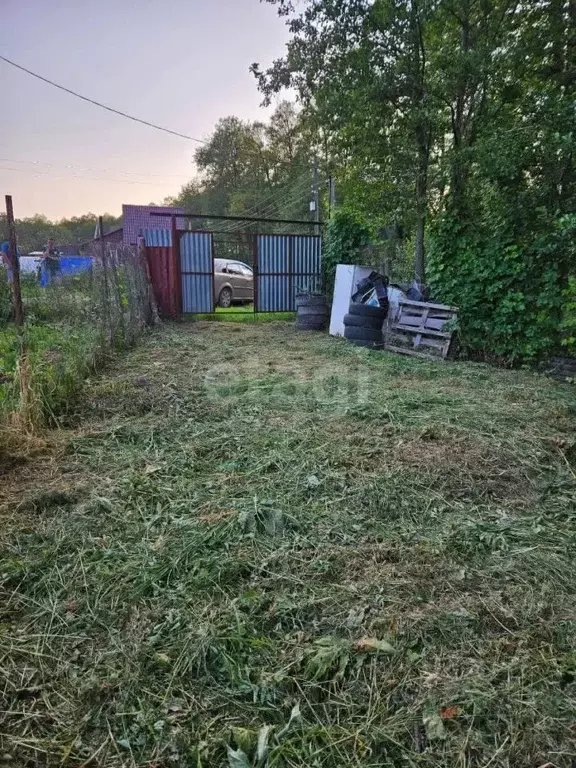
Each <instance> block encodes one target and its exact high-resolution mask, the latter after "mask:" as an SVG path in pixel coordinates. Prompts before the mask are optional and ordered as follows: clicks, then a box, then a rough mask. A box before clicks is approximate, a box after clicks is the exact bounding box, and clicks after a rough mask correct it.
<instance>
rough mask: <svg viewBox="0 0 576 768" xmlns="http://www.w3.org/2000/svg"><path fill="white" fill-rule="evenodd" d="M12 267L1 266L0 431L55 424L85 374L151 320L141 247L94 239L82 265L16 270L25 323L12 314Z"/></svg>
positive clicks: (151, 298) (153, 319) (154, 312)
mask: <svg viewBox="0 0 576 768" xmlns="http://www.w3.org/2000/svg"><path fill="white" fill-rule="evenodd" d="M13 288H14V280H13V271H12V269H10V268H9V267H8V266H7V265H6V264H4V265H3V266H0V454H1V453H2V430H4V437H6V430H10V429H13V428H14V427H19V428H24V431H29V432H33V431H34V430H35V429H36V428H37V427H39V426H41V425H43V424H46V423H47V422H56V423H57V422H58V420H59V418H60V416H61V415H62V414H64V413H66V412H67V411H68V410H69V409H70V408H71V407H72V405H73V403H74V398H75V396H76V395H77V394H78V392H79V390H80V389H81V386H82V383H83V381H84V380H85V378H86V377H87V376H88V375H89V374H90V373H91V372H93V371H95V370H97V369H98V368H99V366H100V365H101V364H102V363H103V362H104V361H105V359H106V358H107V357H109V356H110V354H111V353H112V352H113V350H120V349H126V348H128V347H130V346H132V345H133V344H134V343H135V342H136V341H137V339H138V337H139V336H140V335H141V334H142V333H143V332H144V331H145V329H146V328H148V327H150V326H152V325H154V324H155V323H156V322H158V313H157V309H156V305H155V301H154V296H153V292H152V287H151V283H150V277H149V273H148V267H147V263H146V258H145V254H144V250H143V248H137V247H133V246H126V245H121V244H106V243H105V242H104V241H95V242H94V243H93V245H92V247H91V249H90V252H89V253H88V254H87V258H85V259H83V265H82V269H80V270H78V271H76V272H73V273H71V274H64V273H63V272H62V270H61V269H60V268H59V265H58V263H56V264H55V265H54V266H53V268H52V269H51V270H46V269H44V270H42V271H41V272H40V273H39V272H36V271H34V272H23V273H21V274H20V292H21V298H22V307H23V314H24V323H23V324H22V325H19V324H18V323H17V322H15V320H16V319H17V318H16V317H15V312H14V307H15V296H14V295H12V294H13V293H14V291H13Z"/></svg>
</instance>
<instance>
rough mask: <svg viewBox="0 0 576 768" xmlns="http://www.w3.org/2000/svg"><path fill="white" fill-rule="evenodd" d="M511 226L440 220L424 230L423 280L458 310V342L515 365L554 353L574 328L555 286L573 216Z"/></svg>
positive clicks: (560, 279) (502, 220) (575, 222)
mask: <svg viewBox="0 0 576 768" xmlns="http://www.w3.org/2000/svg"><path fill="white" fill-rule="evenodd" d="M511 222H512V219H511V218H507V217H506V216H504V215H503V216H501V217H497V216H492V217H490V218H488V217H486V218H483V216H482V212H481V211H480V212H479V214H478V216H477V220H476V221H474V222H472V223H467V224H463V223H462V222H461V220H460V219H458V218H457V217H455V216H453V215H450V214H447V215H445V216H444V217H443V218H442V219H440V221H439V222H438V223H437V224H436V226H435V227H434V229H433V232H432V236H431V242H430V249H429V263H428V276H429V281H430V285H431V287H432V290H433V292H434V295H435V296H436V297H437V298H438V299H440V300H442V301H444V302H446V303H447V304H452V305H455V306H457V307H459V309H460V312H459V324H460V328H461V337H462V342H463V344H464V345H465V346H467V347H468V348H469V349H470V350H472V351H473V352H476V353H480V354H482V355H484V356H487V357H491V356H496V357H497V358H499V359H501V360H502V361H505V362H507V363H510V364H515V363H521V362H530V361H536V360H538V359H541V358H544V357H546V356H547V355H549V354H550V353H552V352H553V351H555V350H558V348H559V347H560V343H561V333H562V331H564V333H566V332H569V331H570V323H574V317H575V314H574V313H573V314H572V315H571V316H570V314H569V312H568V310H567V306H569V301H568V299H567V296H566V291H563V283H564V284H565V279H566V275H565V272H566V265H567V264H570V258H571V256H572V255H573V253H574V233H575V232H576V216H563V217H559V218H556V219H554V218H553V217H549V216H548V215H547V213H546V211H545V210H540V211H539V215H537V216H534V217H533V219H532V220H531V221H530V222H528V221H526V222H523V227H522V228H520V227H519V226H517V222H514V224H512V223H511ZM519 230H520V231H519ZM572 263H573V262H572ZM575 306H576V305H575ZM563 312H564V320H562V313H563ZM567 312H568V314H566V313H567ZM570 318H572V319H570ZM570 338H572V337H571V335H570V334H569V335H568V336H566V337H565V341H566V339H570ZM567 343H568V344H570V343H572V342H567Z"/></svg>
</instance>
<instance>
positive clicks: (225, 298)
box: [218, 288, 232, 309]
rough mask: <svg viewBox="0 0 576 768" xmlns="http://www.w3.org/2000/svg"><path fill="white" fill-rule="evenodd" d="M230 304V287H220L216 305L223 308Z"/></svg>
mask: <svg viewBox="0 0 576 768" xmlns="http://www.w3.org/2000/svg"><path fill="white" fill-rule="evenodd" d="M231 304H232V291H231V290H230V288H222V290H221V291H220V296H218V306H219V307H222V308H223V309H228V307H229V306H230V305H231Z"/></svg>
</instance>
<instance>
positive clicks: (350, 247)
mask: <svg viewBox="0 0 576 768" xmlns="http://www.w3.org/2000/svg"><path fill="white" fill-rule="evenodd" d="M369 243H370V232H369V229H368V227H367V225H366V224H365V223H364V222H363V221H362V220H361V219H360V217H359V216H357V215H355V214H353V213H350V212H349V211H336V212H335V214H334V216H333V217H332V218H331V219H330V221H329V223H328V227H327V228H326V237H325V240H324V249H323V254H322V259H323V266H324V281H325V285H326V293H327V295H328V296H329V297H331V296H332V294H333V292H334V279H335V276H336V266H337V265H338V264H356V263H357V262H358V261H359V260H360V256H361V254H362V250H363V249H364V248H365V247H366V246H367V245H368V244H369Z"/></svg>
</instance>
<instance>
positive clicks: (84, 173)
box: [0, 0, 288, 219]
mask: <svg viewBox="0 0 576 768" xmlns="http://www.w3.org/2000/svg"><path fill="white" fill-rule="evenodd" d="M0 8H1V16H2V32H3V34H2V42H1V43H0V53H1V54H2V55H4V56H6V57H7V58H9V59H12V60H14V61H16V62H17V63H19V64H21V65H22V66H24V67H26V68H27V69H31V70H33V71H34V72H37V73H38V74H41V75H43V76H44V77H47V78H49V79H51V80H54V81H56V82H58V83H60V84H62V85H64V86H66V87H68V88H71V89H72V90H75V91H78V92H79V93H81V94H83V95H85V96H88V97H90V98H92V99H95V100H97V101H101V102H103V103H105V104H109V105H110V106H112V107H115V108H116V109H120V110H122V111H124V112H127V113H129V114H132V115H134V116H136V117H140V118H142V119H144V120H149V121H151V122H154V123H157V124H160V125H164V126H166V127H167V128H171V129H172V130H175V131H179V132H182V133H184V134H187V135H189V136H194V137H198V138H200V139H202V138H206V137H207V136H208V135H209V134H210V133H211V131H212V129H213V127H214V124H215V123H216V121H217V120H218V119H219V118H220V117H225V116H227V115H237V116H239V117H241V118H244V119H255V118H260V119H262V118H263V117H265V116H266V115H267V114H268V112H267V111H264V110H263V109H261V108H260V107H259V104H260V102H261V100H262V96H261V94H260V93H259V92H258V91H257V89H256V81H255V80H254V78H253V77H252V75H250V73H249V72H248V67H249V66H250V64H251V63H252V62H253V61H258V62H260V63H261V64H267V63H269V62H271V61H272V60H273V59H274V58H277V57H279V56H280V55H281V54H282V52H283V49H284V44H285V42H286V40H287V34H288V33H287V29H286V27H285V24H284V21H283V20H282V19H279V18H278V17H277V16H276V11H275V8H274V6H271V5H269V4H268V3H260V2H259V0H98V2H92V1H89V0H0ZM0 94H1V99H0V193H1V194H2V197H3V196H4V195H5V194H12V196H13V198H14V212H15V215H16V216H17V217H19V218H21V217H23V216H30V215H32V214H34V213H43V214H45V215H46V216H48V218H51V219H53V218H59V217H62V216H73V215H79V214H82V213H86V212H88V211H92V212H93V213H97V214H102V213H113V214H119V213H120V211H121V205H122V203H123V202H124V203H144V204H145V203H149V202H161V201H162V199H163V198H165V197H166V196H168V195H173V194H175V193H176V192H178V190H179V189H180V187H181V185H182V184H183V183H185V182H186V180H187V179H189V178H191V177H192V176H193V174H194V169H193V165H192V162H191V161H192V155H193V152H194V149H195V148H196V147H198V146H199V145H198V144H196V143H194V142H191V141H186V140H185V139H180V138H176V137H175V136H170V135H168V134H165V133H161V132H159V131H156V130H153V129H152V128H148V127H146V126H143V125H140V124H138V123H133V122H132V121H130V120H127V119H125V118H122V117H119V116H117V115H113V114H110V113H109V112H106V111H104V110H102V109H100V108H98V107H95V106H92V105H91V104H87V103H85V102H83V101H81V100H79V99H77V98H75V97H73V96H71V95H69V94H66V93H64V92H62V91H59V90H57V89H56V88H53V87H52V86H50V85H47V84H46V83H42V82H41V81H39V80H37V79H35V78H33V77H31V76H30V75H28V74H26V73H24V72H21V71H19V70H17V69H15V68H14V67H11V66H10V65H8V64H6V63H5V62H3V61H0ZM67 166H68V167H67ZM70 166H72V167H70ZM7 169H13V170H7ZM14 169H15V170H14ZM2 203H3V200H2Z"/></svg>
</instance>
